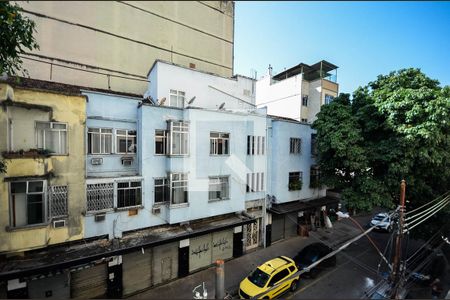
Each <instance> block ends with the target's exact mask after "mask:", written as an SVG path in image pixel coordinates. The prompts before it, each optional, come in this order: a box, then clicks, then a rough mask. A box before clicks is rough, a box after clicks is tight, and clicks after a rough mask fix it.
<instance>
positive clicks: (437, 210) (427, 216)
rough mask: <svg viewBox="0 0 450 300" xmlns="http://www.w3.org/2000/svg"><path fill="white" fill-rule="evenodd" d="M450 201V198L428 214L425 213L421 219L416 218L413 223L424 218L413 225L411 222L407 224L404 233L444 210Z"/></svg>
mask: <svg viewBox="0 0 450 300" xmlns="http://www.w3.org/2000/svg"><path fill="white" fill-rule="evenodd" d="M449 203H450V200H448V201H447V202H445V203H443V204H441V205H440V206H439V207H438V208H436V209H435V210H433V211H432V212H430V214H428V215H424V216H422V217H421V218H419V219H416V220H414V221H412V223H414V222H416V221H418V220H420V219H422V220H421V221H420V222H418V223H416V224H414V225H413V226H410V224H406V228H407V229H406V230H403V233H407V232H409V231H410V230H412V229H413V228H415V227H417V226H418V225H420V224H422V223H423V222H424V221H426V220H428V219H429V218H431V217H432V216H434V215H435V214H436V213H437V212H439V211H440V210H442V209H443V208H444V207H445V206H447V204H449Z"/></svg>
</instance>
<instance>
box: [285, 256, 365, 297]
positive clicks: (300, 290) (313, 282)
mask: <svg viewBox="0 0 450 300" xmlns="http://www.w3.org/2000/svg"><path fill="white" fill-rule="evenodd" d="M369 250H370V249H366V250H365V251H363V252H361V254H359V255H358V256H356V258H358V257H360V256H363V255H364V254H366V253H367V252H369ZM349 263H354V262H353V261H351V260H348V261H346V262H344V263H343V264H341V265H339V266H338V267H336V268H334V269H333V270H331V271H329V272H327V273H326V274H325V275H323V276H320V277H319V278H317V279H316V280H314V281H312V282H310V283H309V284H308V285H305V286H304V287H302V288H301V289H299V290H297V291H295V292H294V293H292V294H291V295H289V297H286V299H292V297H294V296H295V295H297V294H299V293H301V292H303V291H304V290H306V289H307V288H309V287H311V286H313V285H315V284H316V283H317V282H319V281H320V280H323V279H325V278H327V277H328V276H330V275H331V274H333V273H334V272H336V271H337V270H339V269H340V268H341V267H343V266H345V265H347V264H349Z"/></svg>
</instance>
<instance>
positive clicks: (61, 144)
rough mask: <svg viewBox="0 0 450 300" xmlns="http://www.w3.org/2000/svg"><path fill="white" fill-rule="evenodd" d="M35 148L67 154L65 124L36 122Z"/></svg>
mask: <svg viewBox="0 0 450 300" xmlns="http://www.w3.org/2000/svg"><path fill="white" fill-rule="evenodd" d="M36 137H37V148H38V149H46V150H50V151H51V152H53V153H55V154H67V124H64V123H56V122H36Z"/></svg>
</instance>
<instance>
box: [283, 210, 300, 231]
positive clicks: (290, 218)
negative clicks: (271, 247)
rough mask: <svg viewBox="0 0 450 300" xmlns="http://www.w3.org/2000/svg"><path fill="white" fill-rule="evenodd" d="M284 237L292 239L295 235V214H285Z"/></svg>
mask: <svg viewBox="0 0 450 300" xmlns="http://www.w3.org/2000/svg"><path fill="white" fill-rule="evenodd" d="M284 224H285V229H284V236H285V237H293V236H296V235H297V212H293V213H288V214H285V222H284Z"/></svg>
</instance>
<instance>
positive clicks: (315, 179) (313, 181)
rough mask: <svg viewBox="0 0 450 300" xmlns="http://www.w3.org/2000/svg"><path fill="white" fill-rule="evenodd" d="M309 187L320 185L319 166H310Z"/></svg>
mask: <svg viewBox="0 0 450 300" xmlns="http://www.w3.org/2000/svg"><path fill="white" fill-rule="evenodd" d="M309 187H310V188H318V187H320V172H319V166H316V165H313V166H311V169H310V173H309Z"/></svg>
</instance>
